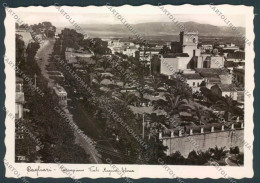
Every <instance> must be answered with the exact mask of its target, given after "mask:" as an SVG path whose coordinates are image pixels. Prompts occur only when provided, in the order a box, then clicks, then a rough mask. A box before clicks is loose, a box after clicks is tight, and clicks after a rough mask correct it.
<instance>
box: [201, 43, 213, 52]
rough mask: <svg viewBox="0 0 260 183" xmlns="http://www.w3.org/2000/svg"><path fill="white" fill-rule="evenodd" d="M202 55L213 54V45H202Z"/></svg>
mask: <svg viewBox="0 0 260 183" xmlns="http://www.w3.org/2000/svg"><path fill="white" fill-rule="evenodd" d="M199 49H200V52H201V53H211V52H212V50H213V45H212V44H202V45H200V47H199Z"/></svg>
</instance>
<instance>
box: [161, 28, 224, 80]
mask: <svg viewBox="0 0 260 183" xmlns="http://www.w3.org/2000/svg"><path fill="white" fill-rule="evenodd" d="M206 46H208V47H209V48H210V49H211V48H213V46H212V45H211V46H210V45H205V47H206ZM197 47H198V32H180V42H172V45H171V52H172V53H168V54H164V55H162V56H161V57H160V58H161V74H163V75H168V76H169V75H172V74H173V73H174V72H182V71H184V70H186V69H196V68H223V67H224V63H225V58H224V56H219V55H218V52H216V51H215V52H214V54H210V53H209V54H201V50H200V49H198V48H197Z"/></svg>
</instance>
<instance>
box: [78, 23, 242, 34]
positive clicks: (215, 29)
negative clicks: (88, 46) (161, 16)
mask: <svg viewBox="0 0 260 183" xmlns="http://www.w3.org/2000/svg"><path fill="white" fill-rule="evenodd" d="M181 24H182V25H184V27H185V28H186V30H188V31H198V32H199V36H234V37H238V36H239V35H238V34H237V33H236V32H235V31H233V30H232V29H231V28H230V27H228V26H215V25H211V24H200V23H196V22H183V23H181ZM80 26H81V28H82V29H83V30H84V31H86V32H88V33H89V34H91V35H93V36H122V37H125V36H133V33H132V32H131V31H130V30H129V29H128V28H127V27H126V26H125V25H124V24H84V25H80ZM131 26H132V27H133V30H134V31H135V32H137V33H138V34H141V35H143V36H166V35H178V34H179V33H180V31H181V29H180V28H179V27H178V26H177V25H176V24H175V23H173V22H152V23H139V24H131ZM237 29H238V30H239V32H241V33H242V34H245V28H244V27H237Z"/></svg>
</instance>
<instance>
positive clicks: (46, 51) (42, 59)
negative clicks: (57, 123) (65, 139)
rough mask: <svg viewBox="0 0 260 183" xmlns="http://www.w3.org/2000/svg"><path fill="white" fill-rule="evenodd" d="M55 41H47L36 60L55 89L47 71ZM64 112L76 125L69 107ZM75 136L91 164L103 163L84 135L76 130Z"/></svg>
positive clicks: (50, 85)
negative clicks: (88, 156)
mask: <svg viewBox="0 0 260 183" xmlns="http://www.w3.org/2000/svg"><path fill="white" fill-rule="evenodd" d="M54 43H55V40H54V39H52V40H46V41H45V42H44V43H43V44H42V45H41V47H40V48H39V50H38V52H37V54H36V56H35V58H36V59H37V63H38V65H39V67H40V69H41V72H42V74H43V76H44V77H45V78H46V79H47V81H48V86H49V87H53V86H54V80H53V79H51V78H50V77H49V74H48V71H47V69H46V66H47V65H48V64H49V58H50V54H51V53H52V51H53V46H54ZM63 110H64V111H65V112H66V114H67V117H68V118H71V121H72V122H73V123H74V124H75V122H74V120H73V116H72V114H71V113H70V111H69V110H68V109H67V107H65V108H63ZM72 129H73V130H74V135H75V143H76V144H78V145H80V146H81V147H82V148H83V149H84V150H85V152H86V153H87V154H89V155H90V161H91V163H102V161H101V155H99V154H98V151H97V150H96V149H95V147H94V146H92V145H90V144H89V143H88V142H87V141H86V140H85V139H84V135H85V134H84V135H81V134H79V133H77V132H76V130H75V129H74V128H72ZM85 136H86V135H85Z"/></svg>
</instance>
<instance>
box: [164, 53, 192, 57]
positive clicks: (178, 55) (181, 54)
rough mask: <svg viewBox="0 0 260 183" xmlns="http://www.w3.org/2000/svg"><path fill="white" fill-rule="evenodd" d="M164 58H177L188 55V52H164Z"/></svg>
mask: <svg viewBox="0 0 260 183" xmlns="http://www.w3.org/2000/svg"><path fill="white" fill-rule="evenodd" d="M163 57H164V58H177V57H189V54H188V53H166V54H164V55H163Z"/></svg>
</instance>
